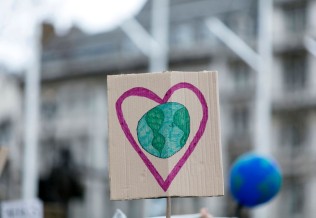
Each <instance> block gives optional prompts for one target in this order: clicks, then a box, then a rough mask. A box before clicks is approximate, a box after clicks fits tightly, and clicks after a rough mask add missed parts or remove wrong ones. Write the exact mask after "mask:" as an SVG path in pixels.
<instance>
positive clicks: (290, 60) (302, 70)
mask: <svg viewBox="0 0 316 218" xmlns="http://www.w3.org/2000/svg"><path fill="white" fill-rule="evenodd" d="M283 64H284V67H283V77H284V87H285V89H286V90H287V91H291V90H292V91H296V90H301V89H303V88H305V85H306V55H305V54H304V53H298V54H291V55H286V56H285V57H284V62H283Z"/></svg>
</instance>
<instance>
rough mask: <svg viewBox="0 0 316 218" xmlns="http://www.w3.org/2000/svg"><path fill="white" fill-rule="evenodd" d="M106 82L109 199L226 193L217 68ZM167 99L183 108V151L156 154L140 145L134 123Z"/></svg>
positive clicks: (113, 77)
mask: <svg viewBox="0 0 316 218" xmlns="http://www.w3.org/2000/svg"><path fill="white" fill-rule="evenodd" d="M107 81H108V107H109V156H110V157H109V167H110V189H111V190H110V191H111V199H112V200H125V199H140V198H157V197H165V196H221V195H223V194H224V188H223V169H222V157H221V141H220V116H219V99H218V87H217V85H218V83H217V72H206V71H203V72H165V73H147V74H130V75H115V76H108V78H107ZM146 90H147V91H146ZM166 93H167V94H166ZM165 95H167V96H165ZM167 102H177V103H180V104H182V105H184V106H185V107H186V108H187V110H188V113H189V115H190V134H189V136H188V139H187V141H186V143H185V145H184V146H183V148H182V149H181V150H179V151H178V152H177V153H175V154H174V155H173V156H171V157H168V158H159V157H156V156H154V155H152V154H149V153H148V152H147V151H145V150H144V149H143V148H142V147H141V145H140V142H139V141H138V137H137V125H138V122H139V120H140V119H141V118H142V116H143V115H144V114H145V113H146V112H147V111H149V110H150V109H152V108H154V107H156V106H158V105H160V104H165V103H167ZM159 131H162V130H159Z"/></svg>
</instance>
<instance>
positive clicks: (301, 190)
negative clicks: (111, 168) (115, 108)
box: [0, 0, 316, 218]
mask: <svg viewBox="0 0 316 218" xmlns="http://www.w3.org/2000/svg"><path fill="white" fill-rule="evenodd" d="M151 3H152V1H149V2H148V3H147V4H146V5H145V7H144V9H143V10H142V11H141V12H140V14H139V15H138V16H137V17H136V19H137V20H138V21H139V22H140V23H141V24H142V25H143V27H144V28H145V29H146V30H147V31H148V32H150V25H151V22H150V16H151V15H150V13H151V7H152V4H151ZM213 16H216V17H218V18H219V19H220V20H222V21H223V22H224V23H225V24H226V25H227V26H228V27H229V28H231V29H232V30H233V31H234V32H235V33H236V34H237V35H238V36H239V37H241V38H242V39H243V40H244V41H245V42H246V43H247V44H248V45H249V46H251V47H252V48H253V49H254V50H256V48H257V30H258V25H257V16H258V13H257V3H256V1H251V0H238V1H215V0H209V1H206V0H197V1H188V0H171V1H170V24H169V25H170V28H169V52H168V56H169V61H168V64H169V67H168V70H183V71H199V70H217V71H219V81H220V86H219V87H220V99H221V120H222V146H223V159H224V165H225V177H226V181H227V178H228V171H229V166H230V165H231V163H232V162H233V161H234V160H235V159H236V158H237V157H238V156H239V155H240V154H242V153H244V152H247V151H251V150H252V149H253V148H254V144H253V134H254V132H253V129H254V100H255V99H254V98H255V90H256V89H255V86H256V84H255V81H256V72H255V71H253V70H252V69H251V68H250V67H249V66H247V64H245V63H244V62H243V61H242V60H241V59H240V58H239V57H238V56H237V55H235V54H234V53H233V52H232V51H231V50H230V49H229V48H227V47H225V46H224V45H223V44H221V42H220V41H219V40H218V39H216V38H215V37H214V36H213V35H212V34H211V32H210V31H209V30H208V29H207V26H206V24H205V20H206V19H207V18H210V17H213ZM315 16H316V1H314V0H275V2H274V10H273V22H274V23H273V26H274V29H273V36H274V37H273V47H274V51H273V53H274V57H273V72H272V78H271V82H272V84H271V88H272V90H271V92H272V111H271V113H272V122H271V146H270V147H271V156H273V157H275V158H276V159H277V160H278V162H279V163H280V166H281V169H282V171H283V173H284V186H283V189H282V192H281V194H280V195H279V196H278V197H277V199H276V200H274V201H273V202H272V203H271V205H270V206H269V210H267V211H266V212H267V214H266V217H272V218H281V217H282V218H283V217H284V218H289V217H292V218H296V217H300V218H301V217H306V218H307V217H313V214H316V208H315V207H314V205H316V197H315V196H316V171H315V170H314V167H313V165H314V164H315V163H316V149H315V146H314V145H313V144H314V143H315V142H316V136H315V134H313V133H315V132H316V110H315V109H316V104H315V102H316V88H315V87H316V73H315V72H314V71H315V70H316V59H315V56H313V55H312V54H311V53H309V51H308V50H307V49H306V47H305V43H304V42H305V37H306V36H311V37H314V38H316V32H315V31H316V17H315ZM148 46H150V45H148ZM148 68H149V64H148V57H147V56H145V55H144V54H143V53H142V52H141V51H140V50H139V49H138V48H137V46H136V45H135V44H134V43H133V42H132V41H131V39H129V38H128V37H127V36H126V34H125V33H124V32H123V31H122V30H121V29H120V28H118V29H115V30H113V31H111V32H108V33H102V34H97V35H85V34H84V33H82V32H80V31H79V30H77V29H76V28H74V29H72V30H71V31H70V32H69V34H67V35H66V36H55V35H54V32H53V29H52V28H51V27H49V26H47V25H44V35H43V55H42V82H41V85H42V88H41V89H42V90H41V120H40V122H41V123H40V125H41V128H40V148H39V149H40V175H41V178H42V179H45V178H48V177H49V175H50V174H51V173H52V170H53V169H54V167H56V166H57V165H58V164H59V163H60V162H61V157H60V152H62V151H63V150H65V149H68V150H69V151H70V153H71V154H72V166H74V167H73V168H74V172H76V173H77V176H74V177H76V178H75V179H78V180H79V182H80V183H81V184H82V189H83V193H84V194H83V195H82V196H77V195H76V194H74V196H73V198H72V196H70V200H69V204H68V211H67V213H68V214H69V215H70V217H76V218H81V217H82V218H84V217H93V218H101V217H111V215H112V214H113V213H114V211H115V209H116V208H120V209H122V210H123V211H124V212H125V213H126V214H128V217H130V218H138V217H143V216H144V215H161V214H163V213H164V206H165V202H164V200H137V201H129V202H111V201H110V200H109V187H108V180H107V165H108V156H107V92H106V75H109V74H119V73H139V72H148ZM1 81H2V80H1ZM1 81H0V83H1ZM12 83H14V80H13V82H12ZM3 84H4V83H3ZM5 84H10V83H7V82H6V83H5ZM4 87H5V86H2V85H1V86H0V89H4ZM10 87H18V89H17V90H14V91H12V90H10V88H6V90H10V92H9V93H15V96H14V97H1V98H3V99H7V100H6V101H5V102H9V103H10V104H14V105H13V106H12V107H14V108H16V111H10V110H7V111H8V112H10V113H6V112H3V111H4V110H2V108H5V107H4V106H3V105H6V104H3V105H2V104H1V106H0V112H1V114H0V144H8V145H9V144H10V146H11V147H12V148H14V149H15V150H16V152H12V153H13V154H15V153H16V155H15V156H14V155H13V156H11V157H10V159H11V160H10V163H12V164H13V165H14V164H15V166H13V167H12V166H11V164H10V165H9V167H10V169H11V168H12V169H11V171H12V173H11V174H8V173H7V174H8V175H4V176H3V180H5V179H7V180H8V181H13V180H14V181H16V183H12V186H13V187H19V184H20V183H21V180H20V178H19V174H20V173H21V168H19V167H18V166H20V167H21V164H22V163H21V161H20V162H19V160H21V158H22V156H21V154H22V151H23V147H22V144H23V143H22V140H21V138H22V135H23V132H22V131H21V130H22V119H21V116H22V111H23V110H22V109H23V105H20V104H19V103H18V102H21V98H22V97H23V92H22V90H23V89H19V88H20V86H19V85H17V84H13V85H12V86H10ZM22 87H23V86H22ZM0 96H5V92H4V91H3V92H2V91H1V92H0ZM13 99H16V100H13ZM5 114H8V115H5ZM13 128H17V129H15V130H16V131H14V130H13ZM7 129H9V130H7ZM8 131H9V132H10V133H7V132H8ZM7 134H8V135H9V136H6V135H7ZM10 134H11V135H10ZM13 134H16V135H13ZM1 140H2V141H1ZM4 140H6V141H4ZM1 142H2V143H1ZM8 170H9V168H8ZM12 179H13V180H12ZM1 186H2V187H4V186H5V187H8V186H7V185H6V184H5V183H4V181H2V183H1ZM1 190H3V189H1ZM12 190H18V189H14V188H12ZM13 192H14V191H13ZM13 192H12V193H11V192H10V193H5V194H3V199H5V198H16V197H17V196H18V195H19V194H18V193H19V191H15V193H13ZM225 193H226V195H225V197H222V198H200V199H196V198H194V199H193V198H177V199H173V213H174V214H186V213H196V212H197V211H198V210H199V209H200V208H201V207H208V208H209V210H210V211H211V212H212V213H213V214H214V215H216V216H232V215H233V212H234V207H235V204H234V203H233V200H232V198H231V196H230V194H229V190H228V187H227V184H226V188H225ZM0 194H1V195H2V193H0ZM56 202H58V200H55V201H54V200H53V201H52V202H50V203H48V204H47V205H48V210H49V211H51V210H53V211H54V205H55V203H56ZM245 215H246V216H248V217H254V215H253V214H252V213H251V212H249V213H248V212H246V214H245Z"/></svg>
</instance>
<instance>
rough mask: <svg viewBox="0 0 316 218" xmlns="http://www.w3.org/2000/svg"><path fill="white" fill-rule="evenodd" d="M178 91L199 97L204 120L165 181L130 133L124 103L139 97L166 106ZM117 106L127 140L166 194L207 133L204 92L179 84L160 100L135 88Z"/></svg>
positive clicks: (121, 98)
mask: <svg viewBox="0 0 316 218" xmlns="http://www.w3.org/2000/svg"><path fill="white" fill-rule="evenodd" d="M178 89H189V90H191V91H192V92H193V93H194V94H195V95H196V96H197V98H198V100H199V101H200V103H201V106H202V111H203V116H202V119H201V121H200V125H199V128H198V130H197V132H196V133H195V136H194V137H193V139H192V141H191V142H190V145H189V147H188V148H187V150H186V151H185V153H184V154H183V156H182V157H181V158H180V160H179V161H178V162H177V164H176V165H175V166H174V168H173V169H172V170H171V172H170V173H169V174H168V176H167V178H166V180H164V179H163V178H162V177H161V175H160V173H159V172H158V171H157V169H156V167H155V166H154V165H153V164H152V162H151V161H150V160H149V159H148V157H147V156H146V155H145V153H144V152H143V150H142V149H141V148H140V146H139V145H138V144H137V142H136V140H135V139H134V137H133V136H132V134H131V131H130V129H129V127H128V125H127V123H126V121H125V118H124V115H123V111H122V103H123V102H124V100H125V99H126V98H128V97H130V96H138V97H145V98H148V99H150V100H152V101H155V102H157V103H158V104H164V103H166V102H167V101H168V100H169V99H170V97H171V95H172V94H173V93H174V92H175V91H177V90H178ZM115 106H116V113H117V118H118V120H119V122H120V125H121V127H122V130H123V132H124V134H125V136H126V138H127V139H128V141H129V142H130V143H131V145H132V147H133V148H134V150H135V151H136V152H137V153H138V155H139V157H140V158H141V159H142V160H143V162H144V164H145V165H146V167H147V168H148V170H149V171H150V172H151V174H152V175H153V176H154V178H155V179H156V181H157V182H158V184H159V185H160V187H161V188H162V189H163V190H164V191H165V192H166V191H167V190H168V188H169V186H170V184H171V183H172V181H173V180H174V178H175V177H176V176H177V174H178V173H179V171H180V170H181V168H182V167H183V165H184V164H185V162H186V161H187V160H188V158H189V157H190V155H191V154H192V152H193V151H194V149H195V147H196V146H197V144H198V142H199V140H200V139H201V137H202V135H203V133H204V131H205V127H206V123H207V120H208V107H207V103H206V101H205V98H204V96H203V94H202V92H201V91H200V90H199V89H198V88H197V87H195V86H194V85H192V84H190V83H185V82H182V83H178V84H176V85H174V86H172V87H171V88H170V89H169V90H168V91H167V92H166V94H165V96H164V97H163V98H160V97H159V96H158V95H156V94H155V93H154V92H152V91H151V90H149V89H146V88H143V87H135V88H131V89H129V90H127V91H126V92H124V93H123V94H122V95H121V96H120V97H119V98H118V100H117V101H116V105H115Z"/></svg>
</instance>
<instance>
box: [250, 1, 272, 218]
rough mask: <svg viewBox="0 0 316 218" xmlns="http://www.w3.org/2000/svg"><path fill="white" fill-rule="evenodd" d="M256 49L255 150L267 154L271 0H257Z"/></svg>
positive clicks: (265, 210)
mask: <svg viewBox="0 0 316 218" xmlns="http://www.w3.org/2000/svg"><path fill="white" fill-rule="evenodd" d="M258 6H259V8H258V11H259V16H258V26H259V32H258V50H259V55H260V57H261V59H260V62H259V71H258V74H257V84H256V88H257V90H256V102H255V104H256V107H255V139H254V140H255V151H256V152H258V153H261V154H265V155H269V154H270V153H271V142H270V133H271V112H272V110H271V86H270V84H271V79H270V78H271V75H272V64H273V48H272V47H273V46H272V43H273V42H272V17H273V0H259V4H258ZM253 212H254V217H255V218H265V217H270V215H271V206H269V205H268V206H263V207H261V208H259V209H255V210H254V211H253Z"/></svg>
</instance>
